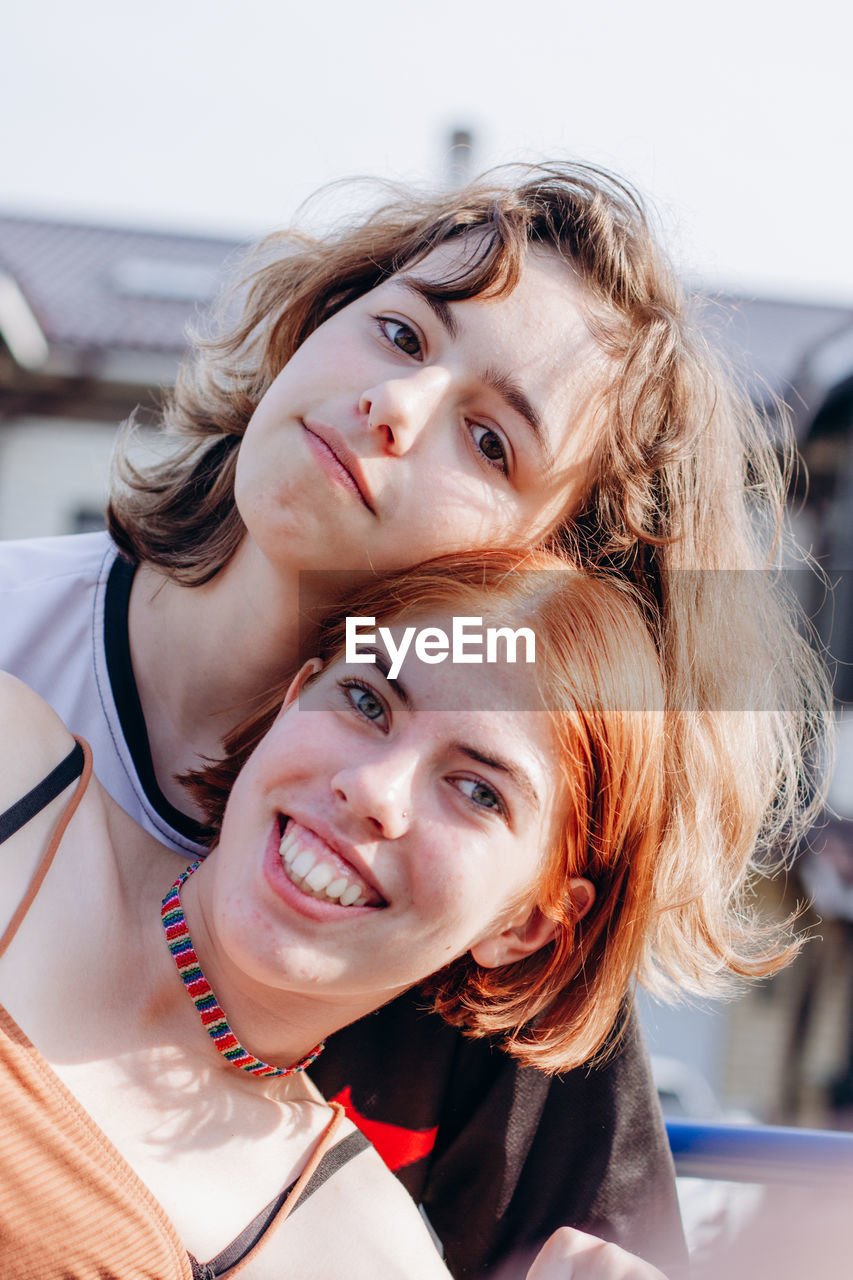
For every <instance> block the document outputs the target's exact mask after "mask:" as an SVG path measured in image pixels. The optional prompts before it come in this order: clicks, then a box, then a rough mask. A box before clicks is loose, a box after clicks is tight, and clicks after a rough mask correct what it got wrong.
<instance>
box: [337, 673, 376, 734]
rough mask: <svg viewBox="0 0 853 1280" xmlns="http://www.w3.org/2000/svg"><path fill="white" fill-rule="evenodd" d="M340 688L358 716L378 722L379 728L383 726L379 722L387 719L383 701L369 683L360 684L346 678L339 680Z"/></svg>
mask: <svg viewBox="0 0 853 1280" xmlns="http://www.w3.org/2000/svg"><path fill="white" fill-rule="evenodd" d="M341 688H342V689H343V692H344V697H345V698H346V700H347V702H348V703H349V704H350V706H351V707H353V708H354V709H355V710H356V711H357V712H358V714H359V715H360V716H363V717H364V719H365V720H370V721H372V722H373V723H374V724H378V725H379V726H380V728H382V727H383V725H382V724H381V722H382V721H383V720H387V711H386V708H385V703H384V702H383V701H382V699H381V698H380V697H379V694H378V693H376V691H375V690H374V689H371V687H370V685H368V684H361V683H360V682H359V681H356V680H347V681H342V682H341Z"/></svg>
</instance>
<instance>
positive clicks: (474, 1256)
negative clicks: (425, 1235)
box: [311, 993, 686, 1280]
mask: <svg viewBox="0 0 853 1280" xmlns="http://www.w3.org/2000/svg"><path fill="white" fill-rule="evenodd" d="M422 1004H423V1002H422V1001H420V1000H419V999H418V996H417V993H409V994H407V995H405V996H401V997H400V998H399V999H397V1000H395V1001H394V1002H393V1003H392V1004H389V1005H386V1006H385V1008H383V1009H380V1010H378V1012H376V1013H374V1014H371V1015H370V1016H369V1017H368V1018H365V1019H363V1020H362V1021H361V1022H359V1023H356V1024H355V1025H353V1026H351V1027H347V1028H346V1029H345V1030H343V1031H340V1032H338V1033H337V1034H336V1035H335V1036H334V1038H333V1039H332V1040H331V1041H330V1042H329V1044H328V1045H327V1047H326V1051H325V1053H324V1054H322V1055H321V1057H320V1058H319V1059H318V1061H317V1062H316V1063H315V1064H314V1066H313V1067H312V1070H311V1075H312V1077H313V1078H314V1079H315V1080H316V1082H317V1084H318V1085H319V1087H320V1088H321V1089H322V1090H323V1093H324V1094H325V1095H326V1097H328V1098H337V1099H338V1100H339V1101H342V1102H344V1104H345V1105H346V1106H347V1107H348V1109H349V1110H350V1114H351V1115H352V1117H353V1119H355V1120H356V1121H357V1122H360V1123H361V1126H362V1127H363V1128H364V1130H365V1132H366V1133H367V1135H368V1137H369V1138H370V1139H371V1140H372V1141H373V1143H374V1145H375V1146H377V1147H378V1149H379V1151H380V1153H381V1154H382V1155H383V1156H385V1158H386V1160H387V1161H388V1163H389V1164H390V1165H391V1167H392V1168H394V1170H395V1172H396V1173H397V1175H398V1177H399V1178H400V1180H401V1181H402V1182H403V1183H404V1184H405V1186H406V1187H407V1188H408V1190H409V1191H410V1192H411V1194H412V1195H413V1196H414V1197H415V1199H416V1200H419V1201H421V1202H422V1203H423V1205H424V1207H425V1209H426V1211H427V1214H428V1216H429V1219H430V1222H431V1223H432V1225H433V1227H434V1229H435V1231H436V1233H437V1235H438V1236H439V1238H440V1239H441V1241H442V1243H443V1245H444V1249H445V1253H446V1258H447V1263H448V1265H449V1267H450V1269H451V1271H452V1272H453V1274H454V1275H455V1276H457V1277H460V1280H461V1278H463V1277H464V1278H465V1280H468V1278H469V1277H479V1276H485V1275H492V1274H493V1272H494V1271H495V1270H497V1268H498V1266H499V1264H500V1263H501V1262H506V1260H507V1259H508V1258H510V1257H515V1258H516V1265H515V1266H513V1267H512V1268H511V1270H510V1271H509V1272H508V1275H511V1276H512V1280H516V1277H519V1276H523V1275H524V1266H525V1264H527V1263H528V1262H529V1260H530V1255H531V1254H532V1253H533V1252H535V1251H536V1249H537V1248H538V1247H539V1246H541V1244H542V1243H543V1241H544V1240H545V1239H546V1238H547V1236H549V1235H550V1234H551V1232H552V1231H554V1230H556V1228H557V1227H560V1226H575V1227H580V1228H581V1229H583V1230H585V1231H590V1232H592V1233H594V1234H596V1235H601V1236H604V1237H605V1238H607V1239H609V1240H613V1241H615V1242H616V1243H617V1244H621V1245H623V1246H624V1247H625V1248H627V1249H629V1250H631V1251H632V1252H634V1253H639V1254H640V1255H641V1256H643V1257H645V1258H647V1259H648V1260H649V1261H650V1262H654V1263H655V1265H657V1266H658V1267H660V1268H661V1269H662V1270H664V1271H665V1272H666V1273H667V1274H668V1275H670V1276H672V1277H674V1276H675V1275H676V1274H677V1273H678V1271H679V1270H680V1269H681V1267H682V1266H683V1265H684V1263H685V1260H686V1253H685V1247H684V1238H683V1235H682V1231H681V1223H680V1219H679V1214H678V1205H677V1201H676V1195H675V1184H674V1179H673V1170H672V1162H671V1159H670V1155H669V1147H668V1144H667V1139H666V1132H665V1130H664V1126H663V1120H662V1118H661V1114H660V1109H659V1107H658V1103H657V1097H656V1094H655V1091H654V1086H653V1084H652V1080H651V1074H650V1070H649V1063H648V1057H647V1055H646V1051H645V1048H644V1046H643V1042H642V1037H641V1034H640V1030H639V1027H638V1025H637V1022H636V1020H635V1018H634V1017H633V1015H632V1016H630V1017H629V1019H628V1024H627V1028H626V1032H625V1036H624V1039H623V1041H622V1043H621V1047H620V1049H619V1050H618V1051H617V1052H616V1053H615V1054H614V1055H613V1056H611V1057H610V1058H609V1059H608V1060H607V1061H606V1062H604V1063H603V1064H602V1065H601V1066H598V1067H593V1068H587V1067H579V1068H577V1069H575V1070H574V1071H570V1072H568V1073H567V1074H566V1075H564V1076H561V1077H559V1078H553V1077H547V1076H545V1075H543V1074H542V1073H541V1072H539V1071H536V1070H534V1069H533V1068H531V1067H521V1066H519V1065H518V1064H517V1063H515V1062H514V1061H513V1060H512V1059H511V1058H509V1057H507V1055H506V1054H504V1053H502V1052H501V1051H500V1050H499V1049H496V1048H493V1047H492V1046H491V1045H490V1044H489V1043H488V1042H487V1041H485V1040H469V1039H466V1038H463V1037H462V1036H461V1035H460V1033H459V1032H457V1031H455V1030H454V1029H453V1028H451V1027H448V1026H447V1025H446V1023H444V1022H442V1021H441V1019H440V1018H438V1017H437V1015H435V1014H431V1013H426V1012H424V1011H423V1008H422Z"/></svg>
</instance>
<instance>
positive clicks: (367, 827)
mask: <svg viewBox="0 0 853 1280" xmlns="http://www.w3.org/2000/svg"><path fill="white" fill-rule="evenodd" d="M438 625H440V626H442V627H443V629H444V630H445V631H447V632H448V633H449V631H450V620H449V619H444V620H442V619H439V620H438ZM376 653H377V663H376V664H375V665H363V664H360V663H359V664H352V665H348V664H346V663H344V662H343V661H339V662H336V663H334V664H333V665H331V666H330V667H328V668H326V669H325V670H324V671H322V673H321V674H320V676H319V677H318V678H317V679H316V680H315V681H314V682H313V683H311V684H310V685H309V686H308V687H307V688H306V689H304V690H303V692H302V694H301V696H300V697H299V699H298V702H297V700H296V691H295V684H296V682H294V686H292V687H291V691H290V693H289V695H288V700H287V702H286V703H285V706H284V708H283V709H282V712H281V713H280V715H279V717H278V719H277V721H276V723H275V724H274V725H273V727H272V729H271V730H270V732H269V733H268V734H267V736H266V738H265V739H264V740H263V742H262V743H261V745H260V746H259V747H258V749H257V751H256V752H255V754H254V755H253V756H252V757H251V759H250V760H249V762H248V763H247V765H246V766H245V768H244V769H243V771H242V773H241V775H240V777H239V779H238V781H237V784H236V785H235V787H234V789H233V791H232V794H231V798H230V800H229V804H228V808H227V810H226V815H225V820H224V823H223V827H222V836H221V842H220V845H219V847H218V850H217V853H216V856H215V865H214V866H212V867H211V868H210V870H211V871H213V873H214V874H213V879H212V881H211V882H210V884H211V888H210V890H209V892H210V893H211V894H212V899H211V907H210V910H209V913H208V917H207V918H209V919H211V920H212V921H213V922H214V924H215V935H216V937H217V939H218V944H217V945H218V949H219V953H220V956H227V963H228V965H229V967H230V968H231V971H232V973H233V972H238V973H240V974H242V975H244V978H245V977H246V976H248V977H249V978H250V979H251V981H252V982H254V983H257V984H260V985H261V986H262V987H263V988H265V989H266V988H270V989H272V990H282V989H284V990H287V991H288V992H289V993H290V994H291V995H292V996H294V997H296V998H297V999H298V998H299V995H300V994H302V995H304V996H307V997H308V998H309V999H310V1000H312V1001H316V1000H317V999H319V998H323V999H326V1000H328V1001H331V1002H332V1003H335V1004H337V1003H340V1004H341V1006H342V1007H343V1008H345V1009H346V1011H347V1017H357V1016H361V1014H363V1013H366V1012H367V1011H369V1010H370V1009H373V1008H375V1007H377V1006H378V1005H379V1004H380V1003H382V1002H384V1001H385V1000H388V999H390V998H392V997H393V996H394V995H395V994H397V993H398V992H401V991H403V990H405V989H406V988H408V987H410V986H412V985H413V984H415V983H417V982H418V981H420V980H421V979H423V978H424V977H426V976H427V975H428V974H430V973H433V972H435V971H436V970H438V969H440V968H442V967H443V966H444V965H446V964H447V963H449V962H450V961H451V960H453V959H455V958H456V957H458V956H460V955H463V954H464V953H465V952H467V951H469V950H470V951H471V952H472V954H473V956H474V958H475V960H477V961H478V962H479V963H481V964H484V965H486V966H492V965H497V964H503V963H508V962H510V961H513V960H517V959H521V958H522V957H523V956H525V955H527V954H529V953H530V952H531V951H534V950H536V949H538V947H540V946H542V945H544V943H545V942H547V941H548V939H549V938H550V937H551V936H552V926H551V924H550V922H548V921H547V920H545V918H544V917H543V916H542V915H541V914H540V912H539V911H538V910H537V908H536V905H535V902H536V885H537V882H538V879H539V877H540V874H541V872H542V870H543V866H544V864H545V861H546V859H547V856H548V853H549V852H550V850H551V849H552V848H553V847H554V841H555V838H556V832H557V830H558V824H559V821H560V818H561V815H562V811H563V807H564V802H563V798H562V791H561V784H560V776H559V768H558V763H557V755H556V749H555V744H554V737H553V729H552V723H551V718H550V716H549V714H548V713H547V712H546V711H544V710H539V709H531V708H534V707H537V706H539V705H541V704H540V703H539V701H538V696H537V694H536V688H535V683H534V678H533V675H532V671H533V667H528V666H527V665H526V664H517V665H514V666H508V665H497V664H494V665H481V666H473V665H465V666H460V665H452V664H451V663H450V662H449V661H446V662H444V663H443V664H442V665H441V666H435V665H430V666H426V665H424V664H423V663H422V662H420V661H418V660H417V658H416V657H415V656H414V654H411V655H410V656H408V657H407V658H406V660H405V662H404V664H403V667H402V670H401V673H400V675H399V678H398V679H397V680H396V681H394V680H390V679H389V678H387V677H386V676H385V675H384V674H383V668H384V669H385V670H387V669H388V659H387V655H386V651H385V649H384V647H383V646H382V645H381V644H377V646H376ZM572 889H573V897H574V899H575V901H576V902H579V903H581V904H583V903H584V902H585V901H586V898H587V897H589V900H590V901H591V890H590V891H589V895H587V892H586V889H587V887H586V882H584V881H573V882H572Z"/></svg>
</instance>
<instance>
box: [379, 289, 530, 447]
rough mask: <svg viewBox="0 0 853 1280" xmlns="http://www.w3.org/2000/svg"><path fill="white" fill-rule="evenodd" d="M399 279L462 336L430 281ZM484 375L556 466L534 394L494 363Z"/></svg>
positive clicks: (450, 332)
mask: <svg viewBox="0 0 853 1280" xmlns="http://www.w3.org/2000/svg"><path fill="white" fill-rule="evenodd" d="M397 281H398V282H399V283H400V284H401V285H402V286H403V288H404V289H408V290H409V292H410V293H414V294H415V295H416V296H417V297H418V298H420V299H421V300H422V301H423V302H425V303H426V304H427V306H428V307H429V309H430V310H431V311H432V313H433V315H434V316H435V317H436V319H437V320H438V322H439V324H440V325H441V326H442V328H443V329H444V330H445V332H446V333H447V335H448V337H450V338H453V339H456V338H458V336H459V321H458V320H457V318H456V316H455V315H454V313H453V311H452V310H451V308H450V304H449V303H448V302H446V301H445V299H444V298H442V297H439V296H438V294H436V293H435V292H434V289H433V287H432V285H430V283H429V281H427V280H419V279H418V278H417V277H416V276H407V275H400V276H397ZM480 376H481V379H482V381H483V382H484V383H485V384H486V386H487V387H491V389H492V390H493V391H494V392H496V393H497V395H499V396H500V398H501V399H502V400H503V401H504V402H505V403H506V404H508V405H509V407H510V409H512V410H513V412H514V413H517V414H518V416H519V417H520V418H522V419H523V420H524V421H525V422H526V423H527V425H528V426H529V427H530V430H531V431H532V432H533V436H534V438H535V440H536V443H537V445H538V446H539V448H540V449H541V450H542V453H543V454H544V456H545V461H546V464H547V466H548V467H553V465H554V455H553V453H552V450H551V443H550V441H549V439H548V436H547V433H546V431H545V428H544V426H543V423H542V416H541V414H540V413H539V412H538V410H537V409H536V408H535V406H534V405H533V404H532V402H531V400H530V397H529V396H528V395H527V394H526V392H525V391H524V389H523V388H522V386H521V384H520V383H519V382H518V381H517V380H516V379H515V378H513V377H512V375H511V374H508V373H502V372H501V371H500V370H499V369H495V368H494V367H492V366H491V365H487V366H486V368H485V369H484V370H483V372H482V374H481V375H480Z"/></svg>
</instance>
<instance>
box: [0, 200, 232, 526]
mask: <svg viewBox="0 0 853 1280" xmlns="http://www.w3.org/2000/svg"><path fill="white" fill-rule="evenodd" d="M238 249H239V245H238V244H237V243H236V242H235V241H227V240H214V239H207V238H204V237H200V236H188V235H166V234H161V233H156V232H145V231H130V230H120V229H117V228H112V227H99V226H81V225H73V224H70V223H61V222H47V221H40V220H37V219H31V218H22V217H0V537H2V538H12V537H29V536H34V535H38V534H46V533H69V532H74V531H77V530H81V529H86V528H92V527H97V525H98V524H99V523H100V522H101V512H102V509H103V505H104V493H105V483H106V475H107V469H108V462H109V456H110V451H111V449H112V445H113V441H114V439H115V432H116V428H117V426H118V424H119V423H121V422H122V421H123V420H124V419H126V418H127V417H128V415H129V414H130V413H132V412H133V411H134V410H135V409H136V407H137V406H140V407H141V411H140V419H141V421H142V422H145V421H153V420H154V419H155V418H156V407H157V404H158V402H159V396H160V388H161V387H164V386H169V385H170V384H172V383H173V382H174V378H175V373H176V371H177V367H178V362H179V360H180V358H181V356H182V354H183V353H184V351H185V349H186V329H187V326H188V324H190V323H192V322H193V320H194V319H197V318H199V316H200V313H201V312H202V311H203V310H204V308H206V307H208V306H209V305H210V303H211V302H212V301H213V299H214V298H215V297H216V295H217V293H218V291H219V288H220V285H221V283H222V279H223V275H224V272H225V271H226V270H227V268H228V264H229V262H230V260H231V258H232V257H233V256H234V255H235V254H236V252H237V251H238Z"/></svg>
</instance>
